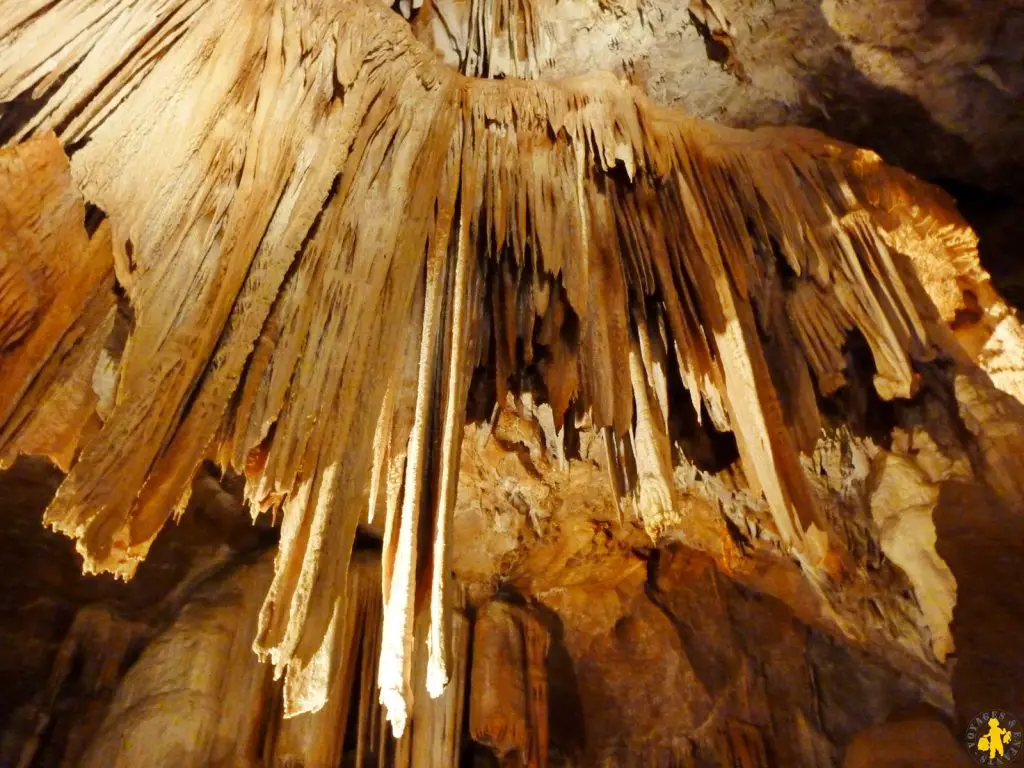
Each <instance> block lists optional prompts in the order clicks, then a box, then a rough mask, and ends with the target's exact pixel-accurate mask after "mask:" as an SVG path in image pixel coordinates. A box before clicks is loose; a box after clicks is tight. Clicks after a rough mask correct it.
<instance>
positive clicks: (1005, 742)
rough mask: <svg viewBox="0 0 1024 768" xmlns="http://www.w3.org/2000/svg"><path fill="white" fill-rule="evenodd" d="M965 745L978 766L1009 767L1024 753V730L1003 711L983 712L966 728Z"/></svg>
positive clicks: (1014, 718)
mask: <svg viewBox="0 0 1024 768" xmlns="http://www.w3.org/2000/svg"><path fill="white" fill-rule="evenodd" d="M964 746H965V747H967V752H968V753H969V754H970V755H971V757H972V758H974V762H976V763H978V764H979V765H993V766H994V765H1010V764H1014V763H1017V758H1018V757H1020V754H1021V752H1022V751H1024V729H1022V728H1021V723H1020V721H1019V720H1017V718H1016V717H1014V716H1013V715H1011V714H1010V713H1009V712H1005V711H1003V710H1001V709H991V710H989V711H988V712H982V713H981V714H980V715H978V716H977V717H975V718H974V719H973V720H971V722H970V723H969V724H968V726H967V733H966V738H965V739H964Z"/></svg>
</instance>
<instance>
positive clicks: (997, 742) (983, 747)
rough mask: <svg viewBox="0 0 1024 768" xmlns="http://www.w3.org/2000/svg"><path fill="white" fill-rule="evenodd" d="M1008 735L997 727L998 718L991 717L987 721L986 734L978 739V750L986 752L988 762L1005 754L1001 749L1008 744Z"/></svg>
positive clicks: (1004, 729)
mask: <svg viewBox="0 0 1024 768" xmlns="http://www.w3.org/2000/svg"><path fill="white" fill-rule="evenodd" d="M1010 735H1011V734H1010V731H1009V730H1007V729H1006V728H1000V727H999V718H997V717H991V718H989V721H988V733H986V734H985V735H984V736H982V737H981V738H980V739H978V749H979V750H980V751H982V752H988V758H989V760H992V759H994V758H995V756H996V755H999V756H1000V757H1002V756H1003V755H1004V754H1005V752H1004V751H1003V747H1004V746H1005V745H1006V744H1009V743H1010Z"/></svg>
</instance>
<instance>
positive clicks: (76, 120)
mask: <svg viewBox="0 0 1024 768" xmlns="http://www.w3.org/2000/svg"><path fill="white" fill-rule="evenodd" d="M99 5H100V4H99V3H98V2H93V3H90V2H87V0H57V2H54V3H50V4H49V5H48V6H47V7H46V9H45V10H43V11H41V12H40V13H38V14H34V15H33V14H28V15H25V14H21V13H20V11H19V12H15V11H12V10H11V9H10V8H8V9H5V10H3V13H5V14H7V18H6V19H3V20H2V21H0V30H5V31H0V72H3V75H0V99H3V100H4V101H10V100H11V99H12V98H13V97H14V96H15V95H18V94H33V95H35V96H38V97H39V98H40V99H42V102H41V106H40V108H39V109H38V111H37V112H35V114H34V115H33V116H30V117H28V118H26V119H25V120H23V121H22V122H21V123H20V128H18V129H17V130H14V132H13V135H14V138H15V139H20V138H23V137H25V136H27V135H30V134H32V133H37V132H40V131H42V130H44V129H46V128H58V129H59V130H60V137H61V139H62V140H63V141H64V143H65V145H70V144H75V145H76V147H77V152H76V154H75V155H74V160H73V163H72V174H73V175H74V177H75V179H76V181H77V183H78V184H79V186H80V187H81V189H82V190H83V191H84V193H85V195H86V196H87V198H88V199H89V200H91V201H92V202H94V203H95V204H96V205H98V206H99V207H100V208H101V209H102V210H103V211H106V213H107V214H108V215H109V217H110V230H111V233H112V240H113V261H114V267H115V272H116V276H117V280H118V282H119V283H120V285H121V286H122V287H123V289H124V292H125V295H126V297H127V300H128V302H129V303H130V307H131V313H132V317H131V322H130V324H128V325H125V324H123V323H122V326H124V327H123V328H122V331H123V333H125V334H127V339H126V341H125V342H124V343H123V345H114V346H110V345H107V346H106V347H104V346H103V343H102V338H100V342H99V348H100V349H102V350H103V352H102V354H100V353H99V352H97V356H95V357H93V358H90V359H92V360H93V364H94V365H95V366H101V367H102V368H103V372H102V376H100V377H99V378H97V379H96V380H97V381H99V380H100V379H102V382H103V383H104V386H105V387H106V390H105V391H107V392H108V394H107V395H106V396H105V398H102V401H103V407H102V408H101V409H100V412H99V413H100V417H101V421H102V424H101V425H100V426H98V427H97V428H95V429H91V430H90V431H89V432H88V433H87V434H85V436H84V437H83V438H82V442H81V445H80V446H78V447H79V448H80V450H78V452H77V458H76V460H75V461H74V462H73V463H72V464H71V466H70V472H69V474H68V476H67V478H66V480H65V481H64V482H63V484H62V485H61V487H60V489H59V491H58V493H57V495H56V497H55V498H54V500H53V502H52V504H51V505H50V507H49V509H48V510H47V512H46V517H45V521H46V523H47V524H49V525H50V526H52V527H53V528H55V529H56V530H58V531H61V532H63V533H66V534H67V535H69V536H72V537H74V538H76V539H77V540H78V547H79V551H80V552H82V554H83V555H84V557H85V563H86V568H87V569H88V570H105V571H111V572H114V573H116V574H118V575H120V576H123V577H128V576H130V575H131V574H132V573H133V572H134V570H135V568H136V565H137V563H138V562H139V561H140V560H141V559H142V558H144V557H145V555H146V553H147V551H148V549H149V547H150V545H151V543H152V541H153V539H154V537H155V536H156V535H157V533H158V532H159V530H160V529H161V527H162V526H163V525H164V523H165V522H166V521H167V520H168V519H169V518H170V517H171V516H172V515H174V514H180V513H181V512H182V511H183V510H184V508H185V505H186V503H187V501H188V497H189V488H190V483H191V480H192V478H193V476H194V474H195V472H196V470H197V468H198V467H199V466H200V465H201V463H202V462H203V461H205V460H207V459H212V460H214V461H216V462H217V463H218V464H220V466H222V467H233V468H235V469H237V470H239V471H242V472H244V473H245V474H246V477H247V479H248V483H247V488H246V494H247V497H248V499H249V501H250V502H251V504H252V506H253V508H254V510H255V511H260V510H265V509H275V510H278V511H279V516H280V523H281V541H280V548H279V552H278V556H277V562H276V574H275V578H274V582H273V585H272V587H271V589H270V592H269V594H268V596H267V600H266V603H265V605H264V608H263V613H262V616H261V621H260V630H259V635H258V637H257V638H256V642H255V647H256V648H257V650H258V652H259V653H260V654H262V655H264V656H266V657H267V658H269V659H270V660H271V661H272V662H273V663H274V664H275V665H276V667H277V668H278V670H279V671H280V672H281V673H282V674H285V675H286V677H287V678H288V680H289V684H288V685H287V686H286V701H285V710H286V713H288V714H296V713H298V712H303V711H308V710H311V709H315V708H317V707H319V706H322V703H323V701H324V700H325V697H326V695H327V690H326V688H325V687H324V685H326V684H325V683H324V682H323V681H324V680H325V679H327V678H325V677H324V675H322V674H319V673H318V672H317V670H318V669H319V666H318V665H322V664H324V663H326V662H325V659H329V658H330V656H331V653H332V650H331V649H332V648H333V647H334V644H333V643H334V641H333V640H332V638H333V637H335V635H336V630H337V627H338V622H341V621H342V620H343V617H344V616H345V615H346V614H345V609H344V599H343V596H344V595H346V594H347V593H348V591H349V590H351V589H352V584H351V579H350V578H349V576H348V562H349V556H350V553H351V551H352V546H353V541H354V537H355V535H356V530H357V527H358V525H359V523H360V521H361V520H362V519H363V514H364V511H365V510H366V509H367V505H368V507H369V517H371V518H372V519H374V520H377V521H380V522H382V523H383V529H384V535H383V538H384V542H383V547H384V550H383V568H382V578H381V582H382V585H383V597H384V601H383V603H384V604H383V619H382V622H383V632H382V638H381V643H382V648H381V664H380V673H379V684H380V688H381V692H380V698H381V701H382V702H383V703H384V704H385V705H386V706H387V709H388V716H389V718H390V719H391V721H392V723H393V724H394V726H395V730H396V732H401V730H402V728H403V727H404V723H405V721H406V719H407V716H408V713H409V712H410V711H411V710H412V708H413V690H412V683H411V680H412V668H413V665H412V657H413V655H414V652H415V651H417V650H418V649H416V648H414V643H413V637H414V631H413V630H414V627H413V624H414V621H413V617H414V616H416V615H417V612H418V611H420V610H421V609H422V610H425V611H426V612H427V614H428V615H429V629H428V631H427V632H426V635H425V644H426V646H427V648H426V650H427V653H428V664H427V667H426V673H425V682H426V687H427V689H428V690H429V691H430V693H431V694H432V695H437V694H439V693H440V692H442V691H443V690H444V688H445V685H446V683H447V681H448V679H449V677H450V675H451V672H450V655H451V652H450V648H449V646H450V639H449V635H450V631H449V627H448V624H449V621H450V616H451V611H450V605H449V603H450V599H451V597H450V592H451V588H450V585H449V580H450V567H449V562H448V556H449V552H450V550H451V520H452V515H453V510H454V504H455V497H456V487H457V480H458V462H459V454H460V441H461V439H462V434H463V426H464V421H465V414H466V403H467V396H468V394H467V393H468V390H469V386H470V382H471V380H472V378H473V375H474V372H475V371H476V370H477V369H478V368H480V367H481V366H484V367H492V368H493V369H494V370H495V372H496V390H497V391H496V392H495V393H494V395H495V397H496V398H497V399H498V402H504V396H505V394H506V392H507V391H509V390H516V389H517V388H521V386H522V385H521V383H520V384H516V383H514V380H515V381H519V382H522V381H523V380H525V379H529V378H530V377H533V378H532V379H530V381H532V382H533V383H532V384H530V387H532V389H533V391H534V392H535V393H537V394H539V396H541V397H542V398H543V399H544V400H546V402H547V403H548V404H549V405H550V407H551V410H552V413H553V415H554V419H555V421H556V425H555V426H556V429H561V428H562V419H563V418H564V417H565V414H567V413H571V412H589V414H590V419H591V421H592V423H593V424H594V425H595V426H596V427H597V428H599V429H602V430H604V431H605V437H606V441H605V442H606V446H607V449H608V457H609V468H610V472H611V473H612V479H613V484H614V485H615V487H616V488H617V489H619V491H620V492H622V493H624V494H627V495H629V496H630V497H632V498H633V499H634V500H635V503H636V505H637V509H638V512H639V516H640V518H641V519H642V520H643V521H644V523H645V524H646V525H647V527H648V529H649V530H650V531H651V533H652V535H657V534H658V533H660V532H661V531H662V530H663V529H665V528H666V527H668V526H671V525H672V524H673V523H676V522H678V521H677V520H676V518H675V513H674V509H675V506H674V484H673V479H672V446H671V444H670V439H669V430H668V423H669V421H670V419H671V417H672V409H674V408H677V407H684V405H683V404H680V403H677V402H670V397H669V392H670V391H672V390H674V389H676V388H681V389H684V390H685V391H686V392H688V393H689V395H688V396H689V402H688V403H686V404H685V407H687V408H691V409H692V410H693V411H694V412H695V413H696V414H698V415H700V414H704V413H706V414H707V417H708V418H709V419H710V420H711V421H712V422H713V425H714V426H715V428H716V429H718V430H722V431H724V430H729V431H731V432H732V433H733V434H734V435H735V438H736V442H737V445H738V449H739V455H740V459H741V462H742V467H743V470H744V474H745V476H746V478H747V480H748V482H749V485H750V486H751V487H752V488H753V489H754V490H755V491H757V492H761V493H763V494H764V496H765V498H766V499H767V502H768V505H769V506H770V508H771V510H772V512H773V514H774V518H775V521H776V525H777V528H778V531H779V533H780V534H781V536H782V537H783V539H784V540H785V541H787V542H789V543H790V544H791V545H792V546H793V547H794V548H795V549H796V551H798V552H801V553H803V554H804V555H805V556H809V557H819V556H821V554H822V553H823V546H824V544H823V539H824V536H825V534H824V532H823V529H824V524H823V522H822V521H821V519H820V517H819V515H818V512H817V511H816V509H815V503H814V500H813V498H812V496H811V494H810V492H809V490H808V488H807V485H806V483H805V480H804V478H803V475H802V470H801V468H800V464H799V462H798V451H799V448H800V446H801V445H803V444H804V443H805V441H806V440H813V439H814V437H815V436H816V434H817V432H818V430H819V428H820V423H819V416H818V410H817V405H816V402H815V393H814V389H815V385H814V383H813V381H814V379H816V380H817V387H818V389H819V390H821V391H823V392H829V391H832V390H834V389H835V388H836V387H837V386H838V385H839V384H840V383H841V382H842V380H843V365H844V357H843V354H842V351H841V350H842V347H843V344H844V342H845V339H846V337H847V335H848V333H849V332H850V331H851V330H854V329H856V330H858V331H859V332H860V333H861V334H863V336H864V338H865V339H866V340H867V342H868V344H869V345H870V348H871V351H872V354H873V357H874V360H875V366H876V368H877V376H876V379H875V381H876V385H877V389H878V391H879V393H880V394H881V395H882V396H883V397H906V396H908V395H911V394H912V393H913V392H914V389H915V386H916V378H915V374H914V372H913V362H914V361H924V360H927V359H928V358H929V357H930V356H931V354H932V351H931V345H930V342H929V339H928V334H927V333H926V330H925V326H924V324H923V322H922V319H921V317H920V316H919V313H918V311H917V309H916V308H915V300H914V299H912V297H913V296H916V295H917V294H916V293H914V291H915V287H914V286H912V285H910V286H908V284H907V282H906V281H907V280H908V279H912V276H913V274H914V273H913V270H912V269H910V268H908V267H907V265H906V263H905V259H903V257H902V256H901V254H900V253H897V252H894V251H893V249H892V248H891V247H890V244H891V242H892V240H891V237H890V231H891V230H894V229H897V228H899V227H901V226H902V225H903V224H905V223H906V220H910V219H912V218H913V217H914V216H918V215H919V212H917V211H909V210H908V211H893V210H891V209H889V208H886V207H885V204H884V198H885V195H884V194H882V193H880V192H879V190H880V189H884V188H885V187H886V186H887V185H895V186H897V187H900V188H901V189H903V188H906V189H909V190H910V192H907V193H906V194H910V195H913V194H914V192H913V190H914V188H915V185H916V183H915V182H913V181H911V180H909V179H907V178H906V177H904V176H902V175H898V174H891V173H889V172H888V171H885V170H884V169H883V168H882V166H881V165H880V163H879V162H878V160H877V158H876V157H874V156H873V155H870V153H863V152H858V151H856V150H853V149H852V148H849V147H845V146H842V145H838V144H835V143H833V142H829V141H828V140H826V139H825V138H824V137H822V136H820V135H818V134H813V133H805V132H787V131H768V132H756V133H748V132H738V131H728V130H724V129H718V128H713V127H711V126H706V125H702V124H699V123H696V122H694V121H692V120H689V119H687V118H686V117H685V116H683V115H681V114H679V113H678V112H674V111H669V110H664V109H660V108H657V107H655V106H654V105H652V104H651V103H650V102H649V101H648V100H647V99H645V98H644V97H643V96H642V95H641V94H640V93H638V92H637V91H636V90H634V89H629V88H625V87H623V86H621V85H620V84H618V83H617V82H615V81H614V80H613V79H612V78H610V77H599V76H595V77H590V78H585V79H581V80H579V81H572V82H565V83H540V82H524V81H511V80H505V81H478V80H472V79H467V78H465V77H463V76H461V75H459V74H457V73H455V72H453V71H451V70H449V69H447V68H445V67H443V66H442V65H440V64H439V63H438V62H437V61H436V60H435V59H433V58H432V56H431V55H430V54H429V53H428V52H427V51H426V50H425V49H424V48H423V47H422V46H420V45H419V44H418V43H417V42H416V41H415V40H414V39H413V38H412V37H411V34H410V32H409V30H408V28H407V27H406V26H405V25H404V24H403V23H402V21H401V20H400V19H399V18H398V17H397V16H395V15H393V14H391V13H390V12H388V11H387V10H386V9H385V8H384V7H383V6H381V5H380V4H378V3H373V2H366V3H364V2H362V0H347V1H346V2H338V3H321V2H314V1H313V0H249V2H247V3H245V4H243V6H242V8H241V9H240V7H239V4H238V3H237V2H236V0H133V2H125V3H118V4H116V5H114V6H112V7H109V8H107V12H106V13H105V15H104V14H99V13H92V14H91V15H90V14H79V13H78V11H79V10H80V8H79V7H80V6H86V7H88V8H91V9H93V10H95V9H96V8H97V7H98V6H99ZM12 13H14V14H15V17H14V18H12V17H11V15H10V14H12ZM113 37H117V39H118V45H116V46H115V45H112V44H111V41H112V38H113ZM65 75H66V76H65ZM186 116H187V119H183V118H184V117H186ZM12 119H13V118H12ZM955 230H956V227H955V226H954V225H952V224H951V225H949V227H948V231H947V234H948V235H949V236H948V237H947V238H946V239H942V238H940V240H939V242H940V244H942V245H943V247H947V246H948V248H949V249H950V250H951V252H952V250H956V249H961V248H962V247H963V243H962V242H961V241H960V240H957V239H956V237H954V235H955V233H956V232H955ZM968 245H970V244H968ZM941 257H942V254H937V255H936V258H941ZM111 312H113V310H112V309H110V308H108V312H107V314H104V315H103V316H102V318H101V319H102V320H103V321H104V322H107V323H114V322H116V320H115V319H111V316H110V313H111ZM73 322H86V321H85V320H76V319H75V318H70V319H67V323H68V324H71V323H73ZM87 322H93V321H92V320H89V321H87ZM95 322H99V320H96V321H95ZM65 327H67V326H65ZM96 327H99V326H96ZM107 327H109V326H107ZM94 335H96V336H97V337H98V338H99V337H101V336H102V334H98V333H96V334H94ZM90 338H92V337H90ZM49 349H50V352H48V353H47V354H50V353H52V352H53V350H54V349H56V346H52V347H50V348H49ZM44 359H45V358H44ZM97 360H98V362H97ZM778 361H783V363H784V365H782V366H781V369H780V366H779V365H777V364H775V363H777V362H778ZM97 370H98V368H97ZM524 372H529V376H528V377H525V379H524V376H523V375H522V374H523V373H524ZM93 378H96V377H93ZM39 386H43V385H42V384H40V385H39ZM29 391H30V392H31V393H32V395H31V397H32V398H34V400H33V402H34V401H39V400H40V399H41V398H42V399H45V397H44V395H45V392H43V391H34V390H31V388H30V389H29ZM30 399H31V398H30ZM3 434H4V440H5V442H4V444H3V445H2V446H0V450H3V451H4V452H6V453H10V452H16V451H17V450H18V446H19V442H18V441H19V439H20V438H19V432H18V429H11V428H9V429H7V431H6V432H4V433H3ZM69 463H71V462H70V459H69Z"/></svg>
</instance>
